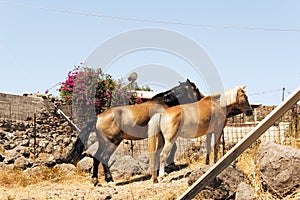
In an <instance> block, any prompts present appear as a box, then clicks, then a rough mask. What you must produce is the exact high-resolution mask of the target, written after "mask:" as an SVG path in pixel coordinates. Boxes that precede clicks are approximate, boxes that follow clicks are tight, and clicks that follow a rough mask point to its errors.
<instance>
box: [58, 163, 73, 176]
mask: <svg viewBox="0 0 300 200" xmlns="http://www.w3.org/2000/svg"><path fill="white" fill-rule="evenodd" d="M54 168H57V169H61V170H62V171H64V172H66V173H67V174H68V173H71V172H73V171H76V167H75V166H74V165H72V164H66V163H63V164H58V165H56V166H55V167H54Z"/></svg>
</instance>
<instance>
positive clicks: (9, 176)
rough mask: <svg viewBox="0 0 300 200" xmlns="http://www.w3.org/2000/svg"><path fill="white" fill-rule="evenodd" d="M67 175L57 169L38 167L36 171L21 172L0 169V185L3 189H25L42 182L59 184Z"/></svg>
mask: <svg viewBox="0 0 300 200" xmlns="http://www.w3.org/2000/svg"><path fill="white" fill-rule="evenodd" d="M67 176H68V175H67V174H66V173H65V172H64V171H63V170H61V169H58V168H47V167H39V168H38V169H37V170H31V171H27V172H25V173H24V172H23V171H20V170H13V169H8V170H3V169H1V168H0V185H2V186H5V187H18V186H23V187H26V186H28V185H33V184H37V183H40V182H42V181H50V182H61V181H63V180H65V179H66V177H67Z"/></svg>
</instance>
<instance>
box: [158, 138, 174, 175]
mask: <svg viewBox="0 0 300 200" xmlns="http://www.w3.org/2000/svg"><path fill="white" fill-rule="evenodd" d="M172 140H173V141H170V140H167V139H165V145H164V148H163V149H162V152H161V157H160V168H159V176H164V175H165V166H166V161H167V158H168V156H169V155H170V151H171V149H172V147H173V144H174V142H175V140H176V138H174V139H172Z"/></svg>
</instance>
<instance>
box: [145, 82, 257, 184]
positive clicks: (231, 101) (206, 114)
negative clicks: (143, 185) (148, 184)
mask: <svg viewBox="0 0 300 200" xmlns="http://www.w3.org/2000/svg"><path fill="white" fill-rule="evenodd" d="M244 88H245V87H236V88H234V89H230V90H227V91H225V92H223V93H220V94H218V95H212V96H206V97H204V98H202V99H201V100H200V101H198V102H195V103H190V104H184V105H180V106H174V107H170V108H168V109H166V110H165V111H164V112H162V113H156V114H154V115H153V116H152V118H151V120H150V121H149V123H148V137H149V140H148V142H149V153H150V170H151V174H152V179H153V182H157V174H158V169H160V171H159V175H160V176H161V175H164V173H165V172H164V168H165V164H166V159H167V156H168V155H169V153H170V150H171V148H172V145H173V144H174V142H175V141H176V139H177V138H178V136H181V137H184V138H197V137H200V136H203V135H206V134H209V135H211V134H212V133H214V134H215V147H216V146H218V141H219V139H220V136H221V133H222V130H223V128H224V127H225V125H226V115H227V114H228V113H229V112H230V111H231V110H232V109H233V108H234V107H236V108H238V109H240V110H241V111H242V112H244V113H246V114H248V115H250V114H252V108H251V106H250V105H249V102H248V98H247V96H246V94H245V91H244ZM208 147H210V145H209V144H208ZM215 150H217V149H215ZM159 163H160V167H159ZM158 167H159V168H158Z"/></svg>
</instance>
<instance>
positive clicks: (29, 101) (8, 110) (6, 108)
mask: <svg viewBox="0 0 300 200" xmlns="http://www.w3.org/2000/svg"><path fill="white" fill-rule="evenodd" d="M46 106H47V105H46V104H45V101H44V99H43V98H42V97H41V96H40V97H38V96H19V95H13V94H4V93H0V117H1V118H6V119H14V120H23V121H25V120H29V119H32V118H33V113H35V112H38V111H39V110H41V109H42V108H45V107H46Z"/></svg>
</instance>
